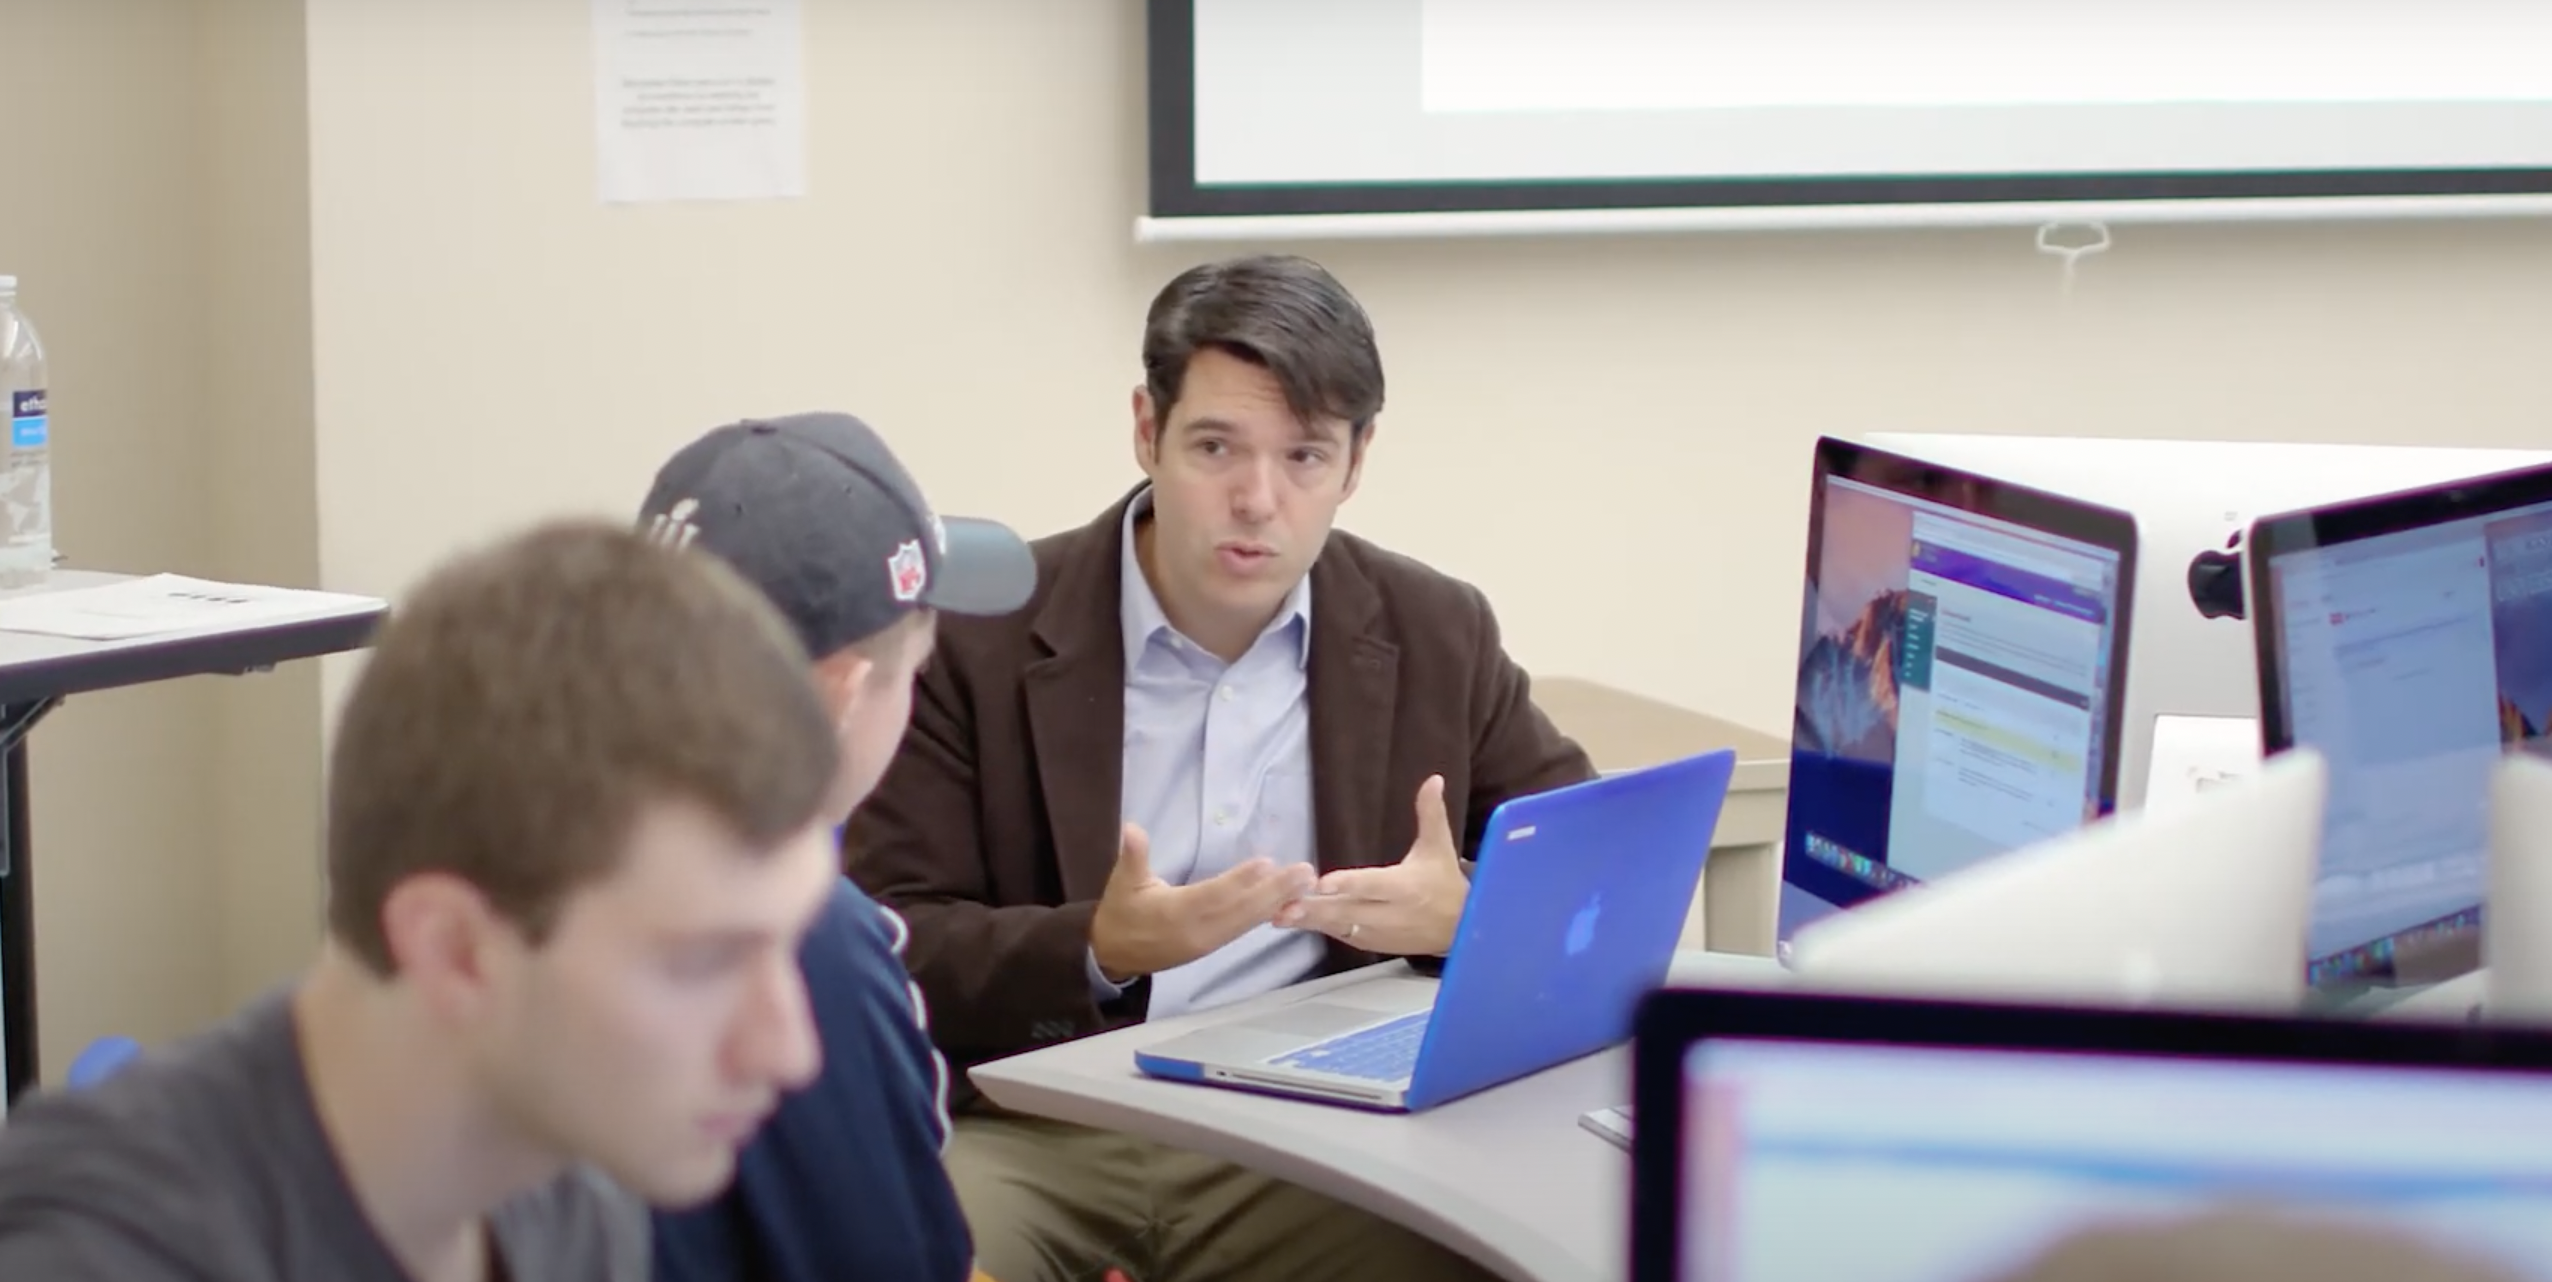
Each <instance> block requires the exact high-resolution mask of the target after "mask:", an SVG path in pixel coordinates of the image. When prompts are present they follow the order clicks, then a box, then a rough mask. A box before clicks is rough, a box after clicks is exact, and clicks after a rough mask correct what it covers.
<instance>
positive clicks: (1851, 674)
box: [1792, 588, 1907, 762]
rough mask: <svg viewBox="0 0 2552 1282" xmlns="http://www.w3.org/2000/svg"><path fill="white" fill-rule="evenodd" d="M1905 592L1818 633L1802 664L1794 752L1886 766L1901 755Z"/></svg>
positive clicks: (1874, 601)
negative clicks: (1899, 681)
mask: <svg viewBox="0 0 2552 1282" xmlns="http://www.w3.org/2000/svg"><path fill="white" fill-rule="evenodd" d="M1906 596H1907V593H1906V591H1905V589H1903V588H1891V589H1888V590H1886V591H1882V592H1880V593H1879V594H1878V595H1877V596H1874V597H1871V598H1870V599H1869V600H1868V601H1867V602H1865V603H1864V604H1863V605H1862V606H1861V612H1860V613H1859V614H1858V615H1857V616H1854V617H1853V619H1852V621H1851V622H1850V623H1848V624H1846V625H1844V626H1843V627H1842V628H1840V629H1837V630H1828V629H1820V630H1819V631H1818V633H1817V637H1816V640H1814V641H1813V642H1811V643H1809V645H1808V651H1807V653H1806V654H1804V655H1802V656H1800V659H1799V699H1798V716H1797V718H1796V724H1795V725H1794V727H1793V731H1792V733H1793V734H1794V736H1795V737H1796V740H1797V742H1796V743H1795V744H1794V745H1793V750H1794V751H1805V752H1818V753H1823V754H1826V755H1829V756H1839V757H1850V758H1852V759H1854V760H1858V761H1873V762H1885V761H1891V760H1894V758H1895V755H1896V649H1897V642H1898V638H1899V637H1901V636H1903V635H1904V631H1905V602H1906Z"/></svg>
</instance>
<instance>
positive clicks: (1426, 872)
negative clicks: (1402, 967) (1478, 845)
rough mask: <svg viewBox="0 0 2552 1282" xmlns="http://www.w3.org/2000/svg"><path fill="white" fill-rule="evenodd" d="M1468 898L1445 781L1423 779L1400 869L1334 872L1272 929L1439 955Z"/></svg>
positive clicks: (1397, 952)
mask: <svg viewBox="0 0 2552 1282" xmlns="http://www.w3.org/2000/svg"><path fill="white" fill-rule="evenodd" d="M1470 897H1471V881H1470V879H1469V878H1467V877H1464V876H1463V875H1462V848H1461V844H1460V843H1459V842H1457V841H1456V840H1454V836H1453V821H1452V819H1451V818H1449V817H1448V816H1447V815H1446V814H1445V810H1444V776H1442V775H1428V776H1427V780H1426V782H1425V783H1422V784H1419V785H1418V839H1417V840H1416V841H1413V842H1410V843H1409V853H1408V854H1407V855H1404V856H1402V857H1401V860H1400V862H1399V863H1396V864H1392V865H1389V866H1387V867H1381V868H1342V869H1339V870H1338V871H1336V872H1333V873H1331V874H1329V875H1328V876H1326V877H1323V878H1321V879H1320V888H1319V890H1318V891H1317V892H1316V893H1314V894H1311V895H1309V896H1306V897H1304V898H1303V899H1302V900H1301V901H1299V902H1297V903H1294V904H1291V905H1288V906H1287V907H1286V908H1285V909H1284V911H1282V912H1280V913H1278V914H1277V915H1276V924H1277V925H1279V926H1290V927H1297V928H1300V929H1304V930H1317V931H1319V932H1321V933H1322V934H1324V935H1328V936H1330V937H1332V938H1334V939H1343V940H1345V941H1346V942H1348V943H1350V944H1353V945H1354V946H1356V947H1358V948H1362V949H1364V950H1365V951H1367V952H1375V953H1387V954H1390V955H1393V956H1399V957H1440V956H1442V955H1444V953H1445V951H1446V950H1448V949H1450V948H1452V947H1453V928H1454V927H1455V926H1456V925H1458V924H1460V923H1461V921H1462V905H1463V904H1464V903H1465V902H1467V901H1468V900H1469V899H1470Z"/></svg>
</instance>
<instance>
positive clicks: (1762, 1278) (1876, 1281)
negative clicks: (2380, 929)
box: [1679, 1039, 2552, 1282]
mask: <svg viewBox="0 0 2552 1282" xmlns="http://www.w3.org/2000/svg"><path fill="white" fill-rule="evenodd" d="M1685 1090H1686V1092H1687V1094H1686V1099H1687V1103H1686V1105H1685V1109H1684V1114H1683V1119H1682V1121H1683V1126H1682V1130H1683V1133H1684V1144H1683V1148H1684V1153H1685V1162H1686V1170H1685V1175H1684V1179H1683V1181H1682V1183H1683V1190H1682V1191H1683V1195H1684V1199H1685V1205H1684V1210H1683V1215H1684V1222H1685V1226H1686V1227H1685V1228H1684V1230H1683V1231H1682V1232H1681V1233H1680V1234H1679V1237H1680V1240H1681V1242H1682V1243H1683V1246H1684V1259H1683V1261H1682V1268H1681V1269H1680V1270H1679V1276H1680V1277H1681V1278H1685V1279H1692V1280H1694V1282H1789V1280H1790V1279H1796V1278H1851V1279H1853V1280H1854V1282H1987V1280H1989V1279H2002V1278H2013V1277H2026V1276H2028V1275H2029V1272H2030V1268H2031V1266H2032V1265H2033V1264H2035V1263H2038V1262H2039V1261H2041V1260H2042V1259H2043V1258H2044V1257H2045V1253H2047V1252H2050V1251H2053V1250H2057V1249H2060V1248H2062V1247H2064V1246H2066V1245H2068V1244H2073V1245H2077V1246H2078V1245H2079V1240H2078V1238H2077V1236H2076V1235H2077V1234H2080V1233H2082V1232H2084V1231H2086V1230H2096V1229H2101V1228H2111V1227H2121V1226H2127V1225H2142V1226H2148V1227H2151V1228H2167V1227H2168V1226H2171V1225H2173V1224H2175V1223H2181V1224H2185V1223H2186V1222H2187V1221H2189V1220H2190V1219H2192V1218H2193V1217H2197V1216H2201V1215H2205V1214H2207V1213H2209V1212H2224V1211H2228V1210H2231V1209H2234V1208H2241V1209H2243V1210H2245V1211H2247V1212H2250V1213H2254V1214H2258V1215H2264V1216H2273V1217H2276V1218H2277V1219H2279V1220H2280V1221H2284V1222H2293V1221H2296V1220H2302V1221H2306V1222H2315V1221H2325V1222H2328V1223H2332V1224H2352V1225H2356V1226H2358V1227H2360V1228H2372V1229H2376V1230H2379V1231H2382V1232H2385V1233H2387V1234H2390V1235H2396V1236H2399V1237H2406V1238H2409V1239H2414V1240H2418V1241H2421V1242H2424V1243H2426V1244H2429V1245H2431V1246H2433V1247H2435V1248H2439V1249H2443V1250H2447V1251H2449V1252H2451V1253H2453V1254H2455V1255H2458V1256H2465V1257H2476V1258H2479V1259H2482V1260H2486V1261H2490V1262H2493V1263H2496V1264H2498V1265H2500V1266H2502V1267H2503V1268H2506V1269H2513V1270H2515V1274H2514V1276H2517V1277H2523V1278H2539V1279H2547V1280H2552V1147H2547V1146H2545V1145H2544V1144H2542V1143H2541V1142H2540V1139H2539V1137H2540V1136H2541V1135H2542V1134H2543V1133H2544V1132H2545V1130H2546V1128H2552V1077H2545V1076H2539V1075H2531V1074H2521V1073H2514V1072H2508V1073H2491V1072H2479V1071H2473V1070H2467V1069H2448V1068H2397V1067H2379V1066H2374V1065H2363V1064H2330V1063H2281V1062H2275V1061H2261V1060H2242V1059H2222V1060H2217V1059H2206V1058H2179V1057H2173V1056H2165V1055H2140V1054H2123V1053H2106V1054H2103V1053H2084V1052H2072V1051H2046V1050H2012V1049H1999V1048H1989V1047H1970V1046H1959V1047H1951V1046H1905V1045H1886V1044H1874V1043H1861V1044H1856V1043H1851V1042H1816V1041H1785V1040H1774V1039H1726V1040H1719V1039H1712V1040H1704V1041H1702V1042H1700V1043H1699V1044H1697V1045H1695V1046H1693V1047H1692V1049H1691V1050H1690V1052H1689V1054H1688V1057H1687V1061H1686V1084H1685ZM1839 1217H1840V1218H1844V1219H1848V1223H1849V1230H1848V1231H1841V1232H1838V1231H1837V1222H1838V1218H1839ZM2102 1276H2108V1275H2107V1274H2102ZM2210 1276H2212V1275H2210ZM2228 1276H2229V1274H2228ZM2410 1276H2421V1275H2420V1274H2417V1273H2413V1274H2411V1275H2410Z"/></svg>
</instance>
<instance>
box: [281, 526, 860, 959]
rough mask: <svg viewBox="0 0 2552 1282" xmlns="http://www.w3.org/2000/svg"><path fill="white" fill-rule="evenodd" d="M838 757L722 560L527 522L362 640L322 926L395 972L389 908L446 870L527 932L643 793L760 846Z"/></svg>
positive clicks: (799, 825)
mask: <svg viewBox="0 0 2552 1282" xmlns="http://www.w3.org/2000/svg"><path fill="white" fill-rule="evenodd" d="M839 754H840V748H839V747H838V745H837V744H836V742H835V739H834V731H833V722H832V718H831V717H830V716H829V715H828V714H827V713H826V712H825V710H824V705H823V701H822V698H821V696H820V695H819V694H818V692H817V689H816V685H815V680H814V675H813V671H812V667H811V664H810V662H809V660H808V659H807V656H806V653H805V651H804V649H803V648H801V647H800V645H799V644H798V642H797V640H796V638H795V635H794V634H793V633H791V632H790V631H789V629H788V626H787V625H786V624H785V623H784V622H782V621H781V619H780V617H779V615H778V614H777V612H776V611H774V609H773V608H772V606H771V605H770V603H769V602H768V601H766V600H765V599H764V598H763V596H762V594H761V593H759V592H757V591H755V590H754V589H753V588H752V587H751V586H750V585H748V584H746V583H745V582H744V580H743V579H741V578H739V577H738V576H737V575H736V574H735V572H734V571H732V570H730V569H728V568H727V567H726V566H725V565H724V564H723V563H721V562H719V561H718V560H717V559H716V558H714V557H711V556H708V555H705V554H702V553H697V552H690V551H681V550H675V549H671V548H666V547H663V546H659V545H657V544H654V543H651V542H649V541H648V540H647V539H645V538H644V537H643V536H642V535H640V534H639V533H637V532H635V531H632V530H629V529H627V528H625V527H622V526H618V525H610V524H604V523H601V522H592V521H561V522H553V523H549V524H544V525H541V526H538V527H535V528H533V529H531V530H529V531H527V532H525V533H522V534H520V535H517V536H515V537H512V538H509V539H506V540H504V541H502V542H499V543H497V544H495V545H493V546H491V547H489V548H486V549H484V550H481V551H477V552H473V553H470V554H467V555H463V556H460V557H457V558H455V559H453V560H452V561H450V562H448V563H446V564H444V565H443V566H442V567H441V568H439V569H437V570H436V571H434V572H433V573H432V574H431V575H430V576H429V577H428V578H427V579H426V580H425V581H424V582H423V583H422V584H421V585H419V586H418V587H417V588H416V590H415V591H414V592H413V593H411V594H410V595H409V596H408V597H407V599H406V600H405V601H404V602H402V603H401V604H400V605H399V606H398V607H397V608H396V610H395V611H394V612H393V613H392V616H391V618H390V620H389V622H388V623H387V624H386V625H385V626H384V627H383V628H382V630H381V633H380V635H379V636H378V638H377V639H376V641H375V644H374V646H373V650H372V654H371V657H370V660H369V662H368V663H367V664H366V666H365V668H364V670H363V674H362V676H361V677H360V678H359V679H358V680H357V681H356V683H355V687H354V690H353V692H352V693H351V694H350V695H349V697H348V698H347V700H346V704H345V708H344V711H343V713H342V714H341V716H340V718H339V720H338V726H337V736H336V743H335V745H334V749H333V753H332V757H331V762H330V774H329V780H328V821H327V833H328V836H327V849H328V880H329V893H328V926H329V931H330V933H331V934H333V935H334V936H335V937H336V938H337V939H338V940H339V941H340V942H341V943H342V944H344V945H345V946H346V947H347V948H349V949H351V950H352V951H353V952H354V954H355V955H356V956H358V957H360V958H362V959H363V960H364V961H365V962H366V963H367V964H369V965H370V966H371V967H373V968H374V969H375V970H376V971H378V972H380V973H382V974H385V975H386V974H388V973H390V971H391V970H392V959H391V957H390V955H389V949H388V945H387V942H386V941H385V939H384V938H383V933H382V925H381V908H382V905H383V903H384V901H385V900H386V899H387V898H388V896H389V895H390V893H391V891H392V890H393V889H394V888H396V887H397V886H398V885H399V883H401V882H402V881H404V880H406V879H408V878H411V877H414V876H417V875H419V874H421V873H427V872H442V873H448V874H451V875H453V876H456V877H459V878H461V879H463V880H465V881H467V882H468V883H469V884H471V885H472V886H474V887H476V888H477V889H478V890H479V892H480V893H481V894H484V895H485V896H486V897H487V898H488V900H489V901H490V902H491V903H492V904H493V905H494V906H495V907H496V909H497V910H498V911H499V912H501V913H503V914H504V915H505V917H506V918H507V919H508V920H510V921H511V922H513V923H514V925H515V926H516V927H517V928H518V929H520V930H522V931H523V932H524V933H525V934H526V936H527V937H529V938H530V939H531V940H532V941H533V942H535V943H538V942H539V941H541V940H542V939H544V938H545V937H546V935H547V933H548V931H549V930H550V928H551V926H552V925H553V924H554V922H555V920H556V917H557V915H558V912H559V910H560V908H561V907H562V905H563V904H564V903H565V901H566V900H567V898H568V896H569V895H570V894H571V893H572V892H574V891H575V890H576V889H577V888H579V887H580V886H583V885H585V884H587V883H589V882H592V881H595V880H599V879H601V878H603V877H605V876H607V875H609V874H610V873H611V871H612V870H613V869H614V868H616V867H617V866H618V863H619V860H620V858H621V851H622V847H623V846H624V844H625V843H626V841H627V840H628V836H629V832H630V829H631V828H632V826H633V825H635V824H636V822H637V821H638V819H639V817H640V815H641V814H642V812H643V811H644V810H645V809H646V808H647V807H648V806H649V805H650V804H652V803H658V802H664V801H677V802H689V803H694V804H697V805H700V806H703V807H705V808H706V809H707V810H708V811H709V812H710V813H711V814H713V815H715V816H717V817H718V818H719V819H721V820H724V821H725V822H726V823H727V824H728V825H730V826H731V827H732V828H733V830H734V832H735V834H736V835H737V836H739V837H741V838H743V839H744V840H745V841H746V842H748V843H749V844H750V845H752V846H753V847H754V848H756V849H769V848H774V847H776V846H777V845H778V844H780V842H781V841H782V840H783V839H785V838H786V837H787V836H789V835H790V834H792V833H794V832H797V831H800V830H802V829H803V828H804V827H805V826H806V825H808V824H809V823H812V822H815V821H817V820H818V818H819V816H820V815H821V813H822V810H823V806H824V804H825V798H826V794H827V791H828V789H829V788H830V787H831V784H832V781H833V777H834V774H835V772H836V771H837V769H838V768H839V764H840V759H839Z"/></svg>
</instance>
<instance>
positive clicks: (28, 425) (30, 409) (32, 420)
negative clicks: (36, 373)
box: [9, 387, 50, 450]
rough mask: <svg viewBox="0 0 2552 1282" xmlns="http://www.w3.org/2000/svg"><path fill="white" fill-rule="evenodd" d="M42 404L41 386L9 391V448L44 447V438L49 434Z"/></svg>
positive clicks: (47, 420) (28, 448)
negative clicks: (27, 389)
mask: <svg viewBox="0 0 2552 1282" xmlns="http://www.w3.org/2000/svg"><path fill="white" fill-rule="evenodd" d="M44 406H45V397H44V389H43V388H41V387H39V388H36V389H34V390H33V391H26V392H11V393H9V448H11V449H18V450H32V449H41V448H43V447H44V443H45V438H46V437H47V436H48V435H49V434H50V433H49V432H48V431H47V425H48V422H49V418H48V416H47V415H46V414H45V411H44Z"/></svg>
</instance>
